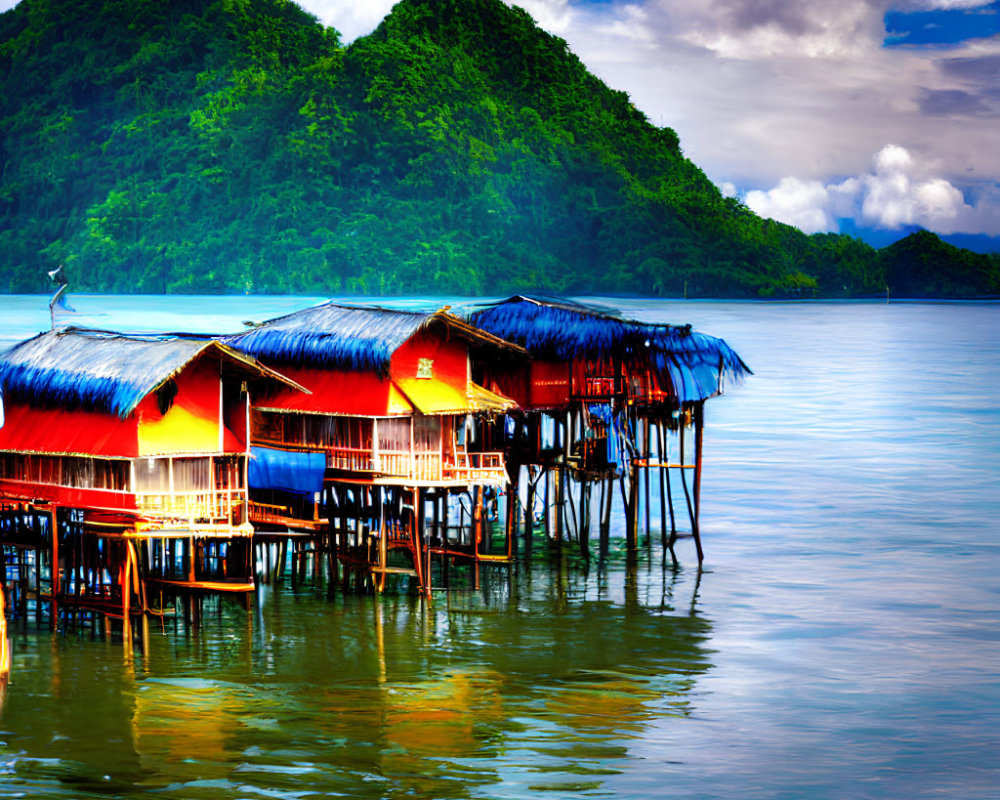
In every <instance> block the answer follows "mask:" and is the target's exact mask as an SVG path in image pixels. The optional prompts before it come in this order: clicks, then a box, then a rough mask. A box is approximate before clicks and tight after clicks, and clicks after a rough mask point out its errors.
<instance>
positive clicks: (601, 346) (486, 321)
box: [465, 296, 750, 562]
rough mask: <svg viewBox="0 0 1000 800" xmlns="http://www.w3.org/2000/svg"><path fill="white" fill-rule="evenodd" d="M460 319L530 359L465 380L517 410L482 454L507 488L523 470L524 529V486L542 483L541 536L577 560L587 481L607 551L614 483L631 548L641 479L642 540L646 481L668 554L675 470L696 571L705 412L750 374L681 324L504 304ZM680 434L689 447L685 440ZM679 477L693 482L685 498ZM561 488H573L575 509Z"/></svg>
mask: <svg viewBox="0 0 1000 800" xmlns="http://www.w3.org/2000/svg"><path fill="white" fill-rule="evenodd" d="M465 318H466V319H467V320H468V321H469V322H470V323H471V324H473V325H475V326H476V327H478V328H481V329H482V330H484V331H487V332H489V333H492V334H494V335H496V336H498V337H501V338H503V339H505V340H508V341H511V342H514V343H516V344H519V345H521V346H522V347H524V348H525V349H526V350H527V352H528V353H529V354H530V355H531V360H530V361H528V362H522V363H521V364H512V363H510V362H506V363H503V362H496V361H484V362H476V363H475V364H474V377H475V379H476V380H478V381H480V382H481V383H482V384H483V385H485V386H487V387H489V388H491V389H492V390H495V391H499V392H502V393H504V394H505V395H507V396H509V397H511V398H512V399H514V400H516V401H517V403H518V404H519V406H520V407H521V408H522V409H523V410H524V411H525V412H526V413H525V415H524V416H523V417H522V418H521V419H520V420H518V422H517V424H515V425H509V424H508V425H506V426H504V427H503V428H497V429H495V430H494V435H495V436H496V437H497V440H496V441H494V442H493V446H495V447H497V448H498V449H502V450H503V451H504V452H506V453H507V455H508V459H509V461H510V463H511V470H512V477H513V478H514V479H515V481H517V480H518V474H517V473H519V472H520V468H521V467H522V466H524V467H526V468H528V477H529V479H528V481H527V495H526V500H525V506H526V508H527V514H526V517H525V519H526V525H527V526H529V530H530V526H531V524H532V517H531V513H532V509H533V507H534V487H535V484H536V482H537V481H539V480H542V479H544V486H543V490H544V493H545V497H546V503H545V507H546V509H547V512H546V516H545V521H546V529H547V532H548V533H549V534H550V537H554V538H555V539H557V540H560V541H561V539H562V535H563V531H564V529H566V528H567V527H572V528H573V529H574V530H575V532H576V536H577V538H578V539H579V540H580V544H581V546H582V548H583V549H584V550H586V548H587V538H588V535H589V527H590V505H591V504H590V487H591V485H592V484H593V483H595V482H596V483H599V484H600V486H601V499H600V503H599V508H600V509H601V535H602V546H603V547H605V548H606V545H607V527H608V524H609V517H610V512H611V502H612V497H611V494H612V493H611V481H612V479H614V478H616V477H617V478H618V479H619V481H620V486H621V489H622V499H623V503H624V506H625V515H626V536H627V539H628V540H629V547H630V549H631V548H634V546H635V541H636V531H637V529H638V523H639V520H638V514H639V508H640V499H639V496H638V492H639V491H640V480H642V479H644V484H643V486H642V489H643V491H644V493H645V494H644V497H645V502H644V503H643V504H642V505H643V507H644V509H645V513H646V530H647V534H648V531H649V527H650V523H649V515H650V508H651V505H652V504H651V502H650V492H651V475H652V473H654V472H655V473H658V482H659V485H660V494H661V501H660V511H661V523H662V525H661V530H662V531H663V532H664V544H665V545H666V546H667V547H666V548H665V550H666V549H669V550H670V552H671V554H673V543H674V540H675V539H676V536H677V525H676V519H675V515H674V505H673V491H672V484H671V480H670V478H671V474H672V473H677V472H678V471H679V475H678V476H677V477H679V479H680V485H681V488H682V489H683V494H684V497H685V502H686V505H687V508H688V511H689V517H690V521H691V527H692V534H693V536H694V538H695V541H696V544H697V549H698V559H699V562H700V561H701V560H702V558H703V552H702V548H701V540H700V536H699V532H698V509H699V505H700V490H701V455H702V433H703V424H704V404H705V401H706V400H708V399H709V398H711V397H714V396H716V395H718V394H720V393H721V392H722V391H723V390H724V388H725V387H726V386H727V385H731V384H733V383H737V382H739V381H740V380H742V379H743V378H744V377H745V376H746V375H748V374H750V370H749V368H748V367H747V366H746V364H745V363H744V362H743V361H742V360H741V359H740V357H739V356H738V355H737V354H736V353H735V351H733V350H732V348H730V347H729V345H727V344H726V343H725V342H724V341H723V340H722V339H718V338H716V337H713V336H708V335H706V334H702V333H697V332H695V331H692V329H691V326H690V325H683V326H676V325H658V324H648V323H642V322H638V321H635V320H629V319H624V318H621V317H619V316H617V315H615V314H613V313H611V312H609V311H607V310H602V309H599V308H595V307H592V306H587V305H584V304H580V303H575V302H571V301H567V300H551V299H539V298H532V297H525V296H514V297H511V298H508V299H506V300H503V301H500V302H496V303H492V304H488V305H485V306H478V307H475V308H472V309H470V310H469V311H468V312H467V313H466V315H465ZM690 429H693V438H694V446H693V447H691V446H690V445H689V442H688V441H687V439H688V437H687V434H686V432H687V431H688V430H690ZM671 434H672V435H673V440H674V441H673V442H672V444H673V447H672V448H670V445H671V441H670V435H671ZM640 471H642V472H640ZM688 471H691V472H693V478H692V480H691V484H692V485H691V487H690V488H689V481H688V478H687V472H688ZM568 478H574V479H576V480H577V481H578V482H579V483H580V486H579V495H580V496H579V502H578V503H577V502H576V501H575V500H574V497H573V493H572V492H573V487H570V486H567V479H568ZM550 484H551V485H550ZM567 506H570V507H571V508H567ZM549 509H551V511H549ZM568 512H571V513H568ZM668 514H669V517H670V526H669V534H668V533H667V531H668V528H667V523H666V517H667V515H668ZM567 522H568V523H569V525H567V524H566V523H567ZM550 523H551V524H550ZM528 541H530V538H529V539H528Z"/></svg>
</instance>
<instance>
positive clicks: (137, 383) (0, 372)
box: [0, 327, 305, 418]
mask: <svg viewBox="0 0 1000 800" xmlns="http://www.w3.org/2000/svg"><path fill="white" fill-rule="evenodd" d="M205 352H215V353H217V354H218V355H219V357H220V359H221V360H222V365H223V369H224V370H225V371H235V372H237V373H238V374H242V375H244V376H253V377H264V378H268V379H271V380H276V381H279V382H281V383H284V384H286V385H290V386H293V387H295V388H298V389H302V387H300V386H298V384H296V383H294V382H293V381H290V380H288V379H287V378H285V377H284V376H282V375H279V374H278V373H276V372H274V371H273V370H270V369H268V368H266V367H264V366H263V365H261V364H258V363H257V362H255V361H254V360H253V359H251V358H248V357H247V356H245V355H243V354H242V353H239V352H236V351H235V350H233V349H232V348H230V347H227V346H226V345H223V344H220V343H219V342H216V341H212V340H206V339H204V338H203V337H193V336H184V335H179V334H164V335H157V334H147V335H143V334H122V333H115V332H113V331H99V330H87V329H82V328H72V327H71V328H65V329H61V330H55V331H49V332H47V333H42V334H39V335H38V336H35V337H34V338H32V339H27V340H26V341H24V342H21V343H20V344H18V345H15V346H14V347H12V348H11V349H10V350H8V351H6V352H4V353H2V354H0V387H2V390H3V394H4V396H5V397H7V398H9V399H15V400H22V401H24V402H29V403H36V404H41V405H47V404H58V405H62V406H67V407H83V408H90V409H97V410H101V411H107V412H109V413H113V414H117V415H118V416H119V417H122V418H124V417H127V416H128V415H129V414H130V413H132V411H134V410H135V408H136V406H138V405H139V403H140V402H141V401H142V399H143V398H144V397H146V396H147V395H148V394H149V393H150V392H153V391H155V390H156V389H158V388H159V387H160V386H162V385H163V384H165V383H166V382H167V381H168V380H170V379H171V378H172V377H174V376H175V375H176V374H177V373H178V372H180V371H181V370H182V369H184V367H185V366H187V365H188V364H189V363H191V362H192V361H193V360H194V359H196V358H198V357H199V356H201V355H202V354H203V353H205ZM303 391H305V390H303Z"/></svg>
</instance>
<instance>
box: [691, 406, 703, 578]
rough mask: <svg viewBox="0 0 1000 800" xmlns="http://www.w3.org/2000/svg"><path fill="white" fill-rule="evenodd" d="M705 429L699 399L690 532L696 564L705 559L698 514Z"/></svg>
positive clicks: (695, 414)
mask: <svg viewBox="0 0 1000 800" xmlns="http://www.w3.org/2000/svg"><path fill="white" fill-rule="evenodd" d="M704 430H705V402H704V401H701V402H699V403H698V404H697V405H696V406H695V407H694V516H693V525H692V533H694V544H695V547H696V548H697V550H698V564H699V565H700V564H701V563H702V562H703V561H704V560H705V552H704V550H703V549H702V546H701V531H700V528H699V524H698V523H699V515H700V508H701V455H702V444H703V436H704Z"/></svg>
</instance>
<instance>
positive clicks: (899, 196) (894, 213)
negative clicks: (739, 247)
mask: <svg viewBox="0 0 1000 800" xmlns="http://www.w3.org/2000/svg"><path fill="white" fill-rule="evenodd" d="M873 165H874V172H870V173H866V174H864V175H859V176H857V177H853V178H848V179H847V180H844V181H840V182H838V183H831V184H826V185H824V184H823V183H821V182H820V181H815V180H812V181H807V180H801V179H799V178H794V177H786V178H782V179H781V181H779V183H778V185H777V186H775V187H774V188H773V189H770V190H768V191H761V190H754V191H749V192H747V193H746V195H745V197H744V202H746V204H747V206H748V207H749V208H751V209H753V211H755V212H756V213H757V214H760V215H761V216H764V217H770V218H772V219H776V220H779V221H781V222H786V223H788V224H789V225H794V226H795V227H797V228H799V229H801V230H802V231H804V232H805V233H819V232H830V231H836V230H838V224H837V220H839V219H847V218H850V219H853V220H854V221H855V222H856V223H857V224H858V225H859V226H862V227H874V228H882V229H888V230H898V229H899V228H901V227H903V226H904V225H905V226H909V225H918V226H920V227H923V228H927V229H928V230H932V231H935V232H936V233H942V234H947V233H960V232H961V233H979V232H985V233H990V234H994V235H996V234H1000V213H997V206H996V205H995V203H993V202H992V201H990V200H986V198H983V197H981V198H980V202H979V203H977V204H976V205H970V204H968V203H966V201H965V198H964V196H963V194H962V192H961V191H960V190H959V189H958V188H956V187H955V186H954V185H952V183H951V182H949V181H948V180H946V179H944V178H941V177H937V176H933V175H930V174H929V171H928V169H927V168H926V167H925V166H923V165H921V164H920V163H918V162H917V161H916V160H915V159H914V158H913V156H912V155H911V153H910V152H909V151H908V150H906V148H903V147H900V146H899V145H895V144H887V145H885V146H884V147H883V148H882V149H881V150H879V152H878V153H876V154H875V157H874V159H873Z"/></svg>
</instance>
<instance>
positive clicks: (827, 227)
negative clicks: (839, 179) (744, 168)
mask: <svg viewBox="0 0 1000 800" xmlns="http://www.w3.org/2000/svg"><path fill="white" fill-rule="evenodd" d="M744 202H745V203H746V204H747V206H749V207H750V208H751V209H753V211H754V212H756V213H757V214H759V215H760V216H762V217H768V218H770V219H776V220H778V221H780V222H786V223H788V224H789V225H794V226H795V227H796V228H799V229H800V230H802V231H804V232H805V233H826V232H829V231H835V230H837V223H836V221H835V220H834V219H833V217H832V216H831V213H830V198H829V194H828V191H827V187H825V186H824V185H823V184H822V183H820V182H819V181H803V180H799V179H798V178H782V179H781V181H780V182H779V183H778V185H777V186H775V187H774V188H773V189H771V190H770V191H767V192H763V191H759V190H754V191H750V192H747V193H746V197H744Z"/></svg>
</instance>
